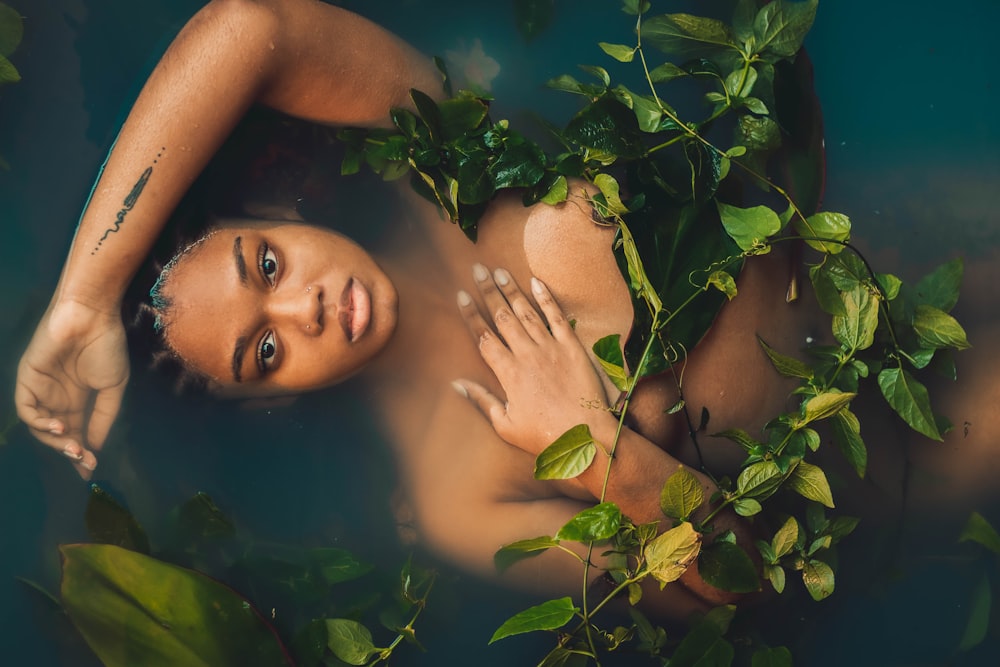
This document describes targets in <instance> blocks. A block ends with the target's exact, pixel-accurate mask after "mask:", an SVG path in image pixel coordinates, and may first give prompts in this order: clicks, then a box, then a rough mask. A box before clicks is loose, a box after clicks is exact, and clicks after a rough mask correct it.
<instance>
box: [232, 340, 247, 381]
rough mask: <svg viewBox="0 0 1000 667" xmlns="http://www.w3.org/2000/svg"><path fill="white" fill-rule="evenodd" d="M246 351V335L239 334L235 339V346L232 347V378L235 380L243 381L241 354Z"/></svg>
mask: <svg viewBox="0 0 1000 667" xmlns="http://www.w3.org/2000/svg"><path fill="white" fill-rule="evenodd" d="M246 351H247V337H246V336H240V337H239V339H238V340H237V341H236V347H235V348H233V362H232V368H233V379H234V380H236V381H237V382H243V376H242V370H241V369H242V368H243V355H245V354H246Z"/></svg>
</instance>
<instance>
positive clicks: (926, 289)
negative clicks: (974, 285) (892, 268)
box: [915, 257, 965, 313]
mask: <svg viewBox="0 0 1000 667" xmlns="http://www.w3.org/2000/svg"><path fill="white" fill-rule="evenodd" d="M964 269H965V264H964V263H963V262H962V258H961V257H958V258H955V259H953V260H951V261H950V262H945V263H944V264H942V265H941V266H939V267H938V268H936V269H934V270H933V271H932V272H931V273H929V274H927V275H926V276H924V277H923V278H922V279H921V280H920V282H918V283H917V286H916V288H915V290H916V293H917V299H918V300H919V302H920V303H924V304H927V305H928V306H934V307H935V308H937V309H939V310H943V311H944V312H946V313H947V312H949V311H950V310H951V309H952V308H954V307H955V304H956V303H958V289H959V287H960V286H961V284H962V273H963V272H964Z"/></svg>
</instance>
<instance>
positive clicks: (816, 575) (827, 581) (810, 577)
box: [802, 560, 834, 602]
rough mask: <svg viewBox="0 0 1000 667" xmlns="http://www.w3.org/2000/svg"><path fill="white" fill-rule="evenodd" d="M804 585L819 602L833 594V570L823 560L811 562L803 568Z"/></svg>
mask: <svg viewBox="0 0 1000 667" xmlns="http://www.w3.org/2000/svg"><path fill="white" fill-rule="evenodd" d="M802 583H804V584H805V585H806V590H807V591H809V595H810V596H812V599H813V600H816V601H817V602H819V601H820V600H823V599H824V598H827V597H830V595H831V594H832V593H833V587H834V577H833V569H831V568H830V566H829V565H827V564H826V563H824V562H823V561H821V560H810V561H808V562H806V564H805V567H803V568H802Z"/></svg>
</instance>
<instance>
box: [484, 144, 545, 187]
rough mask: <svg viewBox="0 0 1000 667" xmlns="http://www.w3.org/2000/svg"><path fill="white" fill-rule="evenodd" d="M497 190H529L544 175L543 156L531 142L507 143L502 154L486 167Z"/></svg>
mask: <svg viewBox="0 0 1000 667" xmlns="http://www.w3.org/2000/svg"><path fill="white" fill-rule="evenodd" d="M488 171H489V173H490V175H491V176H492V177H493V182H494V184H495V187H496V188H497V189H500V188H530V187H531V186H532V185H534V184H535V183H537V182H538V181H540V180H541V179H542V176H544V175H545V154H544V153H542V150H541V149H540V148H539V147H538V146H537V145H535V144H534V143H532V142H529V141H525V140H524V139H521V140H520V141H518V142H514V141H508V142H507V144H506V148H505V150H504V152H503V153H502V154H501V155H500V157H498V158H497V159H496V160H495V161H494V162H492V163H490V165H489V167H488Z"/></svg>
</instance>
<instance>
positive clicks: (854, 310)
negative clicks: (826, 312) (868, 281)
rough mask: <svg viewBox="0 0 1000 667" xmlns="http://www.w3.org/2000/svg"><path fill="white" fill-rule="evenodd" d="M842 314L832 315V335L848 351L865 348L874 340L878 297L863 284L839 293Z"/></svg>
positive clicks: (876, 325)
mask: <svg viewBox="0 0 1000 667" xmlns="http://www.w3.org/2000/svg"><path fill="white" fill-rule="evenodd" d="M841 300H842V301H843V304H844V314H843V315H834V316H833V324H832V327H833V335H834V337H835V338H836V339H837V340H838V341H839V342H840V344H841V345H843V346H844V349H846V350H848V351H857V350H866V349H868V348H869V347H871V346H872V343H874V342H875V329H876V328H878V303H879V302H878V299H876V298H874V297H872V295H871V292H869V291H868V289H867V288H865V286H864V285H858V286H856V287H855V288H853V289H851V290H850V291H847V292H842V293H841Z"/></svg>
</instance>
